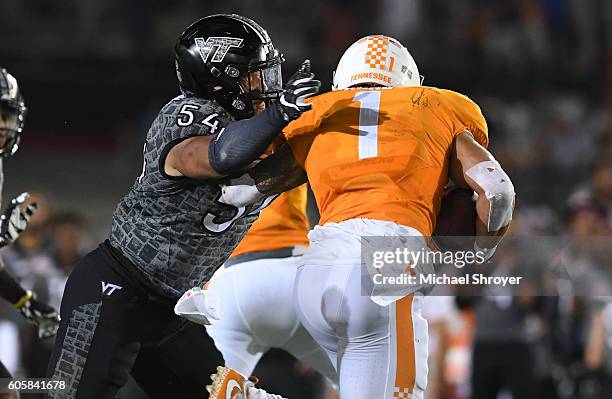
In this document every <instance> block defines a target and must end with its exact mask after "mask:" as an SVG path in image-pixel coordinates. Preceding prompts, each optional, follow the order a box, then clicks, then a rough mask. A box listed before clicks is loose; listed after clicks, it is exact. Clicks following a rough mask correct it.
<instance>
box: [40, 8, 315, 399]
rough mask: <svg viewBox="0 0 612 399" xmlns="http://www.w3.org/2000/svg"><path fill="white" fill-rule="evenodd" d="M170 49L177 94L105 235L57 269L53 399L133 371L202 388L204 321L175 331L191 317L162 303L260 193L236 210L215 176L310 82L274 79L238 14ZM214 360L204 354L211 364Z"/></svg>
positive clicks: (271, 127)
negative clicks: (61, 383)
mask: <svg viewBox="0 0 612 399" xmlns="http://www.w3.org/2000/svg"><path fill="white" fill-rule="evenodd" d="M175 55H176V72H177V76H178V80H179V85H180V88H181V92H182V95H180V96H178V97H176V98H175V99H173V100H171V101H170V102H169V103H168V104H166V105H165V106H164V107H163V108H162V109H161V111H160V112H159V115H158V116H157V118H156V119H155V120H154V121H153V124H152V126H151V128H150V130H149V132H148V134H147V138H146V141H145V144H144V165H143V168H142V174H141V175H140V176H139V177H138V178H137V180H136V182H135V183H134V186H133V188H132V189H131V191H130V192H129V193H128V194H127V195H126V196H125V197H124V198H123V199H122V200H121V201H120V202H119V204H118V205H117V208H116V210H115V212H114V215H113V223H112V231H111V233H110V237H109V239H108V240H107V241H105V242H104V243H102V244H101V245H100V246H99V247H98V248H97V249H96V250H94V251H92V252H91V253H89V254H88V255H87V256H86V257H85V258H84V259H83V260H82V261H81V262H80V263H79V264H78V265H77V267H76V268H75V269H74V271H73V272H72V274H71V275H70V277H69V279H68V282H67V285H66V290H65V293H64V297H63V299H62V306H61V316H62V322H61V325H60V329H59V332H58V338H57V340H56V345H55V350H54V352H53V355H52V356H51V360H50V363H49V373H48V376H49V377H50V378H52V379H62V380H65V381H66V383H67V386H66V389H63V390H56V391H52V392H51V393H50V396H51V397H52V398H57V399H58V398H66V399H68V398H80V399H84V398H113V397H114V396H115V394H116V392H117V390H118V389H119V388H120V387H121V386H123V385H124V384H125V382H126V380H127V378H128V375H129V374H130V372H131V373H132V375H133V376H134V377H135V379H136V381H137V382H138V383H139V384H140V385H141V387H142V388H143V389H144V390H145V391H146V392H147V393H148V394H149V395H151V396H152V397H155V398H171V397H172V398H175V397H176V398H207V397H208V393H207V392H206V390H205V388H204V387H205V385H207V384H208V383H209V382H210V380H209V379H208V378H209V377H208V376H209V374H210V372H211V371H212V370H206V367H205V364H204V361H205V359H203V357H202V353H203V351H207V350H208V351H210V346H209V345H211V344H209V343H208V341H207V342H204V343H203V339H202V337H203V336H204V334H202V333H201V331H197V333H196V334H189V333H185V329H184V327H185V323H189V322H187V321H185V320H184V319H182V318H179V317H178V316H176V315H175V314H174V312H173V306H174V304H175V302H176V301H177V299H178V298H179V296H180V295H181V294H182V293H183V292H185V291H187V290H188V289H190V288H191V287H193V286H200V285H202V283H203V282H205V281H207V280H208V279H209V278H210V277H211V276H212V274H213V272H214V271H215V270H216V269H218V268H219V267H220V266H221V265H222V264H223V262H224V261H225V260H226V259H227V258H228V256H229V255H230V254H231V252H232V251H233V249H234V247H235V246H236V245H237V244H238V242H239V241H240V239H241V238H242V237H243V235H244V234H245V233H246V231H247V230H248V228H249V227H250V225H251V224H252V222H253V221H254V220H255V219H256V218H257V216H258V213H259V211H260V210H261V209H262V208H263V207H264V206H266V205H267V204H268V203H269V202H270V201H271V199H270V198H265V199H262V201H259V202H258V203H255V204H253V205H248V206H234V205H233V204H232V203H231V201H229V200H228V199H227V198H225V197H224V196H223V193H222V192H221V188H220V187H221V186H220V184H221V182H222V181H223V179H225V178H227V177H234V176H235V175H240V174H241V173H242V171H244V169H245V168H247V167H249V166H250V165H251V164H252V163H253V162H254V161H256V160H257V159H258V158H259V157H260V156H261V155H262V154H263V153H264V152H265V151H266V149H267V148H268V147H269V146H270V144H271V143H272V141H273V140H274V139H275V138H276V137H277V136H278V135H279V133H280V132H281V130H282V129H283V128H284V127H285V126H286V125H287V124H288V123H289V121H291V120H293V119H296V118H297V117H299V116H300V114H301V113H303V112H305V111H307V110H308V109H310V107H311V106H310V105H309V104H306V103H304V100H305V99H306V98H309V97H311V96H313V95H315V94H317V93H318V90H319V86H320V82H319V81H317V80H315V79H314V75H313V74H312V73H311V72H310V64H309V62H308V61H305V62H304V63H303V64H302V66H301V67H300V69H299V70H298V71H297V72H296V73H295V74H294V75H293V76H292V77H291V78H290V79H289V80H288V82H287V84H286V86H285V88H284V89H283V87H282V79H281V68H280V67H281V63H282V62H283V57H282V55H281V54H280V53H279V52H278V50H277V49H275V48H274V46H273V45H272V42H271V40H270V38H269V36H268V34H267V33H266V31H265V30H264V29H263V28H262V27H261V26H259V25H258V24H257V23H255V22H254V21H252V20H250V19H248V18H245V17H242V16H239V15H233V14H232V15H229V14H218V15H212V16H208V17H205V18H203V19H201V20H198V21H196V22H195V23H193V24H192V25H191V26H189V27H188V28H187V29H186V30H185V32H183V34H182V35H181V36H180V37H179V40H178V42H177V44H176V46H175ZM187 330H189V329H187ZM206 339H208V337H206ZM145 359H146V360H145ZM218 361H220V355H219V354H218V353H215V354H214V356H213V355H211V359H210V361H209V363H210V364H211V366H213V365H216V364H218V363H217V362H218ZM258 395H259V396H258V397H261V398H266V397H269V398H272V397H277V396H272V395H270V396H266V395H267V394H265V393H261V392H258ZM261 395H263V396H261Z"/></svg>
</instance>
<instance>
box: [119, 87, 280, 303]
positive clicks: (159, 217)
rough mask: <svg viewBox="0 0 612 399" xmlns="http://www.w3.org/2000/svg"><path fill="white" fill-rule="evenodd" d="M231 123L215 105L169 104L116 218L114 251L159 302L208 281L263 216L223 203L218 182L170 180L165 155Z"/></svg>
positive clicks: (195, 101) (190, 100) (191, 100)
mask: <svg viewBox="0 0 612 399" xmlns="http://www.w3.org/2000/svg"><path fill="white" fill-rule="evenodd" d="M232 121H233V119H232V117H231V116H230V115H229V114H228V113H227V112H226V111H225V110H224V109H223V108H221V107H220V106H219V105H218V104H217V103H215V102H213V101H209V100H204V99H201V98H196V97H184V96H179V97H177V98H175V99H174V100H172V101H170V102H169V103H168V104H166V105H165V106H164V107H163V108H162V110H161V111H160V112H159V115H158V116H157V118H156V119H155V121H154V122H153V124H152V126H151V128H150V129H149V132H148V134H147V138H146V142H145V147H144V165H143V172H142V174H141V175H140V177H138V178H137V180H136V182H135V183H134V186H133V187H132V189H131V191H130V192H129V193H128V194H127V195H126V196H125V197H123V199H122V200H121V201H120V202H119V205H117V209H116V210H115V212H114V214H113V224H112V230H111V234H110V242H111V245H112V246H113V247H114V248H115V249H118V250H120V251H121V252H122V253H123V255H124V256H125V257H126V258H128V260H130V261H131V263H133V264H134V266H135V267H136V268H137V269H139V270H140V272H141V273H142V274H143V276H144V278H145V281H146V282H147V283H148V285H149V286H150V287H151V288H152V289H153V290H154V291H156V292H157V293H159V294H162V295H164V296H169V297H173V298H176V297H179V296H180V295H182V294H183V292H185V291H186V290H188V289H190V288H192V287H194V286H196V285H201V284H202V283H203V282H204V281H206V280H208V279H209V278H210V277H211V276H212V274H213V273H214V271H215V270H217V269H218V268H219V267H220V266H221V265H222V264H223V262H225V260H226V259H227V258H228V257H229V255H230V254H231V253H232V251H233V250H234V248H235V247H236V245H237V244H238V242H239V241H240V240H241V239H242V237H243V236H244V234H245V233H246V232H247V230H248V229H249V227H250V226H251V224H252V223H253V222H254V221H255V219H256V218H257V215H258V213H259V210H260V209H261V208H263V206H262V204H255V205H253V206H249V207H246V208H236V207H233V206H231V205H227V204H223V203H220V202H218V201H217V200H218V198H219V196H220V186H219V185H218V183H217V182H216V181H215V180H208V181H204V180H195V179H191V178H186V177H172V176H168V175H166V174H165V173H164V162H165V158H166V155H167V154H168V152H169V151H170V149H171V148H172V147H173V146H174V145H176V144H177V143H179V142H181V141H182V140H185V139H187V138H189V137H194V136H201V135H209V134H213V133H217V132H219V131H220V130H221V129H223V127H224V126H226V125H227V124H228V123H230V122H232ZM202 156H207V154H202ZM266 202H268V201H266Z"/></svg>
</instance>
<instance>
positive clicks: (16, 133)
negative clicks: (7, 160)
mask: <svg viewBox="0 0 612 399" xmlns="http://www.w3.org/2000/svg"><path fill="white" fill-rule="evenodd" d="M26 112H27V108H26V106H25V103H24V101H23V97H22V95H21V91H20V90H19V86H18V85H17V80H16V79H15V78H14V77H13V76H12V75H11V74H10V73H8V72H7V70H6V69H4V68H0V156H1V157H8V156H10V155H13V154H14V153H15V152H16V151H17V149H18V148H19V140H20V138H21V131H22V130H23V125H24V123H25V116H26Z"/></svg>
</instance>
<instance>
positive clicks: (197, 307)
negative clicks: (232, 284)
mask: <svg viewBox="0 0 612 399" xmlns="http://www.w3.org/2000/svg"><path fill="white" fill-rule="evenodd" d="M174 313H175V314H176V315H178V316H181V317H184V318H186V319H187V320H189V321H192V322H194V323H196V324H201V325H205V326H206V325H210V324H212V323H211V322H210V320H211V319H212V320H219V298H217V296H216V295H215V294H214V293H213V292H212V291H210V290H204V289H202V288H200V287H193V288H192V289H190V290H189V291H187V292H185V293H184V294H183V296H182V297H181V298H180V299H179V300H178V302H176V305H175V306H174Z"/></svg>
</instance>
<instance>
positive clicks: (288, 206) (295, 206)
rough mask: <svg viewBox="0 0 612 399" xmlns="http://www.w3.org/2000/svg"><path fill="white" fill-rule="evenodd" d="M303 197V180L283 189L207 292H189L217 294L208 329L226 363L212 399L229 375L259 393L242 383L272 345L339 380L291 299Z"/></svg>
mask: <svg viewBox="0 0 612 399" xmlns="http://www.w3.org/2000/svg"><path fill="white" fill-rule="evenodd" d="M306 202H307V189H306V185H302V186H299V187H297V188H294V189H293V190H290V191H287V192H285V193H282V194H281V195H280V196H279V197H278V198H277V199H275V200H274V202H273V203H272V204H271V205H270V206H269V207H267V208H266V209H264V210H263V211H262V213H261V214H260V216H259V218H258V219H257V221H256V222H255V223H254V224H253V226H252V227H251V228H250V229H249V231H248V233H247V235H246V236H245V237H244V238H243V239H242V241H241V242H240V244H239V245H238V246H237V247H236V249H235V250H234V252H233V253H232V255H231V257H230V259H229V260H228V261H226V262H225V264H224V266H223V267H222V268H221V269H219V270H217V272H215V274H214V275H213V277H212V278H211V280H210V281H209V282H208V283H207V284H206V289H205V291H203V290H201V289H200V288H199V287H195V288H193V289H192V290H190V291H191V297H190V298H191V299H192V300H197V296H198V295H203V294H204V292H206V294H207V295H211V294H212V295H213V296H214V297H215V298H216V300H218V308H217V309H216V310H217V311H218V314H219V320H216V321H213V322H212V324H209V325H206V330H207V332H208V335H210V336H211V337H212V338H213V340H214V342H215V346H216V347H217V349H219V351H220V352H221V353H222V355H223V359H224V361H225V367H221V369H219V370H218V372H217V374H216V375H215V376H214V378H213V384H212V385H211V387H210V388H209V389H210V393H211V395H210V397H211V398H223V399H225V395H226V394H227V391H228V388H230V384H231V381H232V380H233V379H234V380H236V381H237V382H238V385H240V386H243V388H242V389H243V390H244V389H248V395H247V397H249V398H255V397H257V393H258V392H257V391H258V389H256V388H254V387H253V386H249V385H250V384H249V383H248V382H246V385H247V386H244V383H241V381H242V380H245V381H246V376H250V375H251V374H252V372H253V370H254V368H255V366H256V365H257V362H259V359H261V357H262V356H263V355H264V353H266V352H267V351H268V350H270V349H271V348H280V349H283V350H285V351H287V352H288V353H290V354H291V355H293V356H294V357H295V358H297V359H298V360H300V361H302V362H304V363H306V364H308V365H309V366H311V367H313V368H314V369H315V370H317V371H318V372H319V373H321V374H322V375H323V376H325V377H327V379H328V380H329V381H331V382H332V383H334V384H337V373H336V370H335V365H334V364H332V362H331V361H330V359H329V357H328V355H327V353H326V352H325V351H324V350H323V349H322V348H321V347H320V346H319V344H318V343H317V342H316V341H315V340H314V339H313V338H312V337H311V336H310V334H309V333H308V332H307V331H306V330H305V329H304V327H303V326H302V325H301V323H300V322H299V320H298V317H297V314H296V312H295V307H294V305H293V287H294V283H295V275H296V271H297V267H298V260H299V257H300V256H301V255H302V253H303V252H304V250H305V249H306V247H307V245H308V237H307V234H308V231H309V230H310V224H309V221H308V217H307V215H306ZM194 321H196V322H199V321H200V320H199V319H195V320H194ZM334 361H335V359H334ZM237 373H239V374H241V375H239V374H237Z"/></svg>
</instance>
